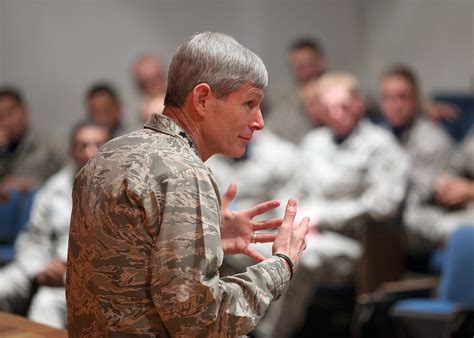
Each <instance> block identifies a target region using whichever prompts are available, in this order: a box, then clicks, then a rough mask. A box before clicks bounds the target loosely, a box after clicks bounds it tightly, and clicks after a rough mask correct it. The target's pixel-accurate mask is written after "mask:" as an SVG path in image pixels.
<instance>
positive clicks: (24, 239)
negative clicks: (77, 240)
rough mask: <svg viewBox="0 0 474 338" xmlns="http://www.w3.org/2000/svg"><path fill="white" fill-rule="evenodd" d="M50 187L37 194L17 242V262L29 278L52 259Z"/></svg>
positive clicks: (45, 187)
mask: <svg viewBox="0 0 474 338" xmlns="http://www.w3.org/2000/svg"><path fill="white" fill-rule="evenodd" d="M52 198H54V196H52V195H51V191H50V186H49V185H45V186H43V188H41V189H40V190H39V191H38V193H37V194H36V196H35V198H34V201H33V205H32V208H31V213H30V219H29V221H28V223H27V224H26V227H25V228H24V229H23V230H22V232H21V233H20V234H19V236H18V238H17V239H16V241H15V251H16V253H17V254H16V258H15V261H16V262H17V263H18V264H21V266H22V267H23V269H24V271H27V273H28V275H29V277H34V276H35V275H36V274H37V273H39V272H40V271H41V270H42V269H43V268H44V266H45V264H46V263H47V262H48V261H49V260H50V259H51V258H52V253H53V243H52V232H53V227H52V225H51V221H50V220H51V218H52V217H53V214H52V210H51V208H50V201H51V199H52Z"/></svg>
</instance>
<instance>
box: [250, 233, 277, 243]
mask: <svg viewBox="0 0 474 338" xmlns="http://www.w3.org/2000/svg"><path fill="white" fill-rule="evenodd" d="M256 235H257V236H256V237H255V242H256V243H269V242H273V241H274V240H275V238H276V236H277V234H276V233H273V234H270V233H258V234H256Z"/></svg>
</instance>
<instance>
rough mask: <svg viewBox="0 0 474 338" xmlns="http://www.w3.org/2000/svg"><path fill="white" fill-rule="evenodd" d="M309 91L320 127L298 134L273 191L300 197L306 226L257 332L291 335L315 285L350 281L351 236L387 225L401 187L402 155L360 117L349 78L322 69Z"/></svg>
mask: <svg viewBox="0 0 474 338" xmlns="http://www.w3.org/2000/svg"><path fill="white" fill-rule="evenodd" d="M317 96H318V100H319V103H320V104H321V105H322V109H323V114H324V122H325V124H326V126H325V127H320V128H316V129H314V130H313V131H311V132H310V133H309V134H307V135H306V137H305V138H304V139H303V141H302V143H301V150H302V152H303V155H304V156H305V158H304V159H303V160H304V161H300V162H299V166H298V167H297V168H296V170H295V173H294V178H293V179H292V180H290V181H289V183H288V184H287V186H286V187H285V189H283V191H282V192H281V195H282V196H284V195H291V196H295V197H297V198H298V200H300V201H301V202H300V210H303V211H304V212H303V213H304V214H308V215H311V221H312V228H313V232H312V236H311V237H309V239H308V246H307V249H306V251H305V253H304V254H303V255H302V257H301V266H300V267H299V268H298V270H297V271H296V273H295V276H294V278H293V281H292V283H291V284H290V290H289V292H288V294H289V295H291V296H289V297H285V298H284V299H283V300H282V301H281V302H280V308H278V307H276V306H274V307H273V308H270V312H269V315H268V321H272V322H271V323H270V324H268V322H265V323H264V324H262V325H263V326H260V327H259V329H261V330H262V331H263V332H264V334H263V336H268V337H288V336H290V335H291V334H292V333H294V332H295V330H296V329H297V327H298V326H299V325H301V322H302V321H303V320H304V318H305V311H306V308H307V306H308V305H309V302H310V301H311V299H312V295H313V292H314V289H315V287H316V286H317V285H321V284H323V285H326V286H328V285H330V286H338V287H343V286H348V285H352V283H353V278H354V270H355V262H356V260H357V259H358V258H359V256H360V254H361V248H360V244H359V243H358V241H357V240H356V238H358V237H359V234H360V233H361V232H362V231H363V228H364V225H367V224H369V223H371V224H373V223H375V224H377V225H379V226H381V227H383V226H389V225H390V224H394V223H395V220H396V217H397V216H398V214H399V211H400V206H401V203H402V201H403V199H404V197H405V193H406V185H407V175H408V158H407V155H406V154H405V153H404V151H403V150H402V149H401V148H400V147H399V146H398V145H397V142H396V141H395V140H394V139H393V137H392V136H391V135H390V134H389V133H387V132H386V131H385V130H383V129H382V128H380V127H378V126H375V125H373V124H371V123H370V122H368V121H366V120H364V119H362V117H363V115H364V113H365V104H364V101H363V99H362V96H361V95H360V93H359V88H358V82H357V80H356V79H355V78H354V77H353V76H352V75H350V74H346V73H327V74H325V75H323V76H322V77H321V78H320V79H319V80H318V85H317ZM389 245H390V244H389V243H387V246H389ZM273 326H274V329H273V331H272V328H273Z"/></svg>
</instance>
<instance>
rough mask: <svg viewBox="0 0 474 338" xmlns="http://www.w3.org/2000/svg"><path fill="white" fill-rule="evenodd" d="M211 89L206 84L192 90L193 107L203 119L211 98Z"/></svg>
mask: <svg viewBox="0 0 474 338" xmlns="http://www.w3.org/2000/svg"><path fill="white" fill-rule="evenodd" d="M212 96H213V94H212V90H211V87H210V86H209V85H208V84H207V83H200V84H198V85H197V86H196V87H194V88H193V100H192V102H193V105H194V108H195V109H196V111H197V112H198V114H199V115H201V116H202V117H204V115H205V114H206V109H207V107H208V103H209V100H210V99H211V98H212Z"/></svg>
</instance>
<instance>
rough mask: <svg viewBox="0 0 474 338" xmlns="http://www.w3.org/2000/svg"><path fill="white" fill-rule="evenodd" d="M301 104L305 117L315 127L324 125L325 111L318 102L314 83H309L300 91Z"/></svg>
mask: <svg viewBox="0 0 474 338" xmlns="http://www.w3.org/2000/svg"><path fill="white" fill-rule="evenodd" d="M300 97H301V102H302V103H303V110H304V113H305V114H306V116H307V117H308V118H309V119H310V120H311V122H313V125H314V126H315V127H318V126H323V125H324V124H325V122H324V121H325V116H324V114H325V110H324V109H323V107H322V106H321V103H320V102H319V98H318V94H317V84H316V81H310V82H308V83H307V84H306V85H304V86H303V87H302V88H301V90H300Z"/></svg>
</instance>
